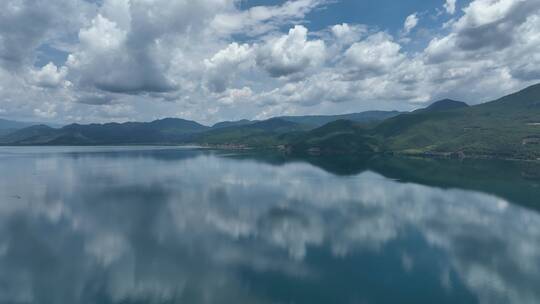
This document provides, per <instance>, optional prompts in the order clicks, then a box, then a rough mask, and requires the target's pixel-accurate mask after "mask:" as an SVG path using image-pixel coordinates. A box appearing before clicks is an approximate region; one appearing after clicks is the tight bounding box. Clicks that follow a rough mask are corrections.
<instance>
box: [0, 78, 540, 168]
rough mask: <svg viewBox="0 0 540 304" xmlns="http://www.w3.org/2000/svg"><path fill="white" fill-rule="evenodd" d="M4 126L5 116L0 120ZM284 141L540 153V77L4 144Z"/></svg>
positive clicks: (65, 132) (7, 137)
mask: <svg viewBox="0 0 540 304" xmlns="http://www.w3.org/2000/svg"><path fill="white" fill-rule="evenodd" d="M0 126H1V124H0ZM185 143H196V144H201V145H211V146H229V147H252V148H276V147H279V148H280V149H281V150H284V151H287V152H288V153H295V154H303V153H311V154H362V153H385V154H409V155H429V156H454V157H489V158H519V159H540V84H537V85H534V86H531V87H528V88H526V89H524V90H522V91H519V92H517V93H514V94H511V95H508V96H505V97H502V98H500V99H497V100H494V101H491V102H487V103H483V104H479V105H475V106H469V105H468V104H466V103H464V102H460V101H455V100H450V99H445V100H441V101H438V102H435V103H433V104H431V105H430V106H428V107H426V108H424V109H419V110H416V111H413V112H405V113H403V112H397V111H368V112H362V113H353V114H346V115H329V116H281V117H275V118H271V119H268V120H264V121H250V120H240V121H229V122H221V123H217V124H215V125H213V126H211V127H209V126H204V125H202V124H199V123H197V122H194V121H189V120H184V119H179V118H167V119H162V120H156V121H153V122H149V123H140V122H127V123H122V124H119V123H108V124H90V125H79V124H72V125H68V126H65V127H62V128H51V127H48V126H45V125H36V126H30V127H26V128H19V129H17V130H12V131H11V132H9V134H4V135H3V136H2V135H1V134H0V144H3V145H118V144H185Z"/></svg>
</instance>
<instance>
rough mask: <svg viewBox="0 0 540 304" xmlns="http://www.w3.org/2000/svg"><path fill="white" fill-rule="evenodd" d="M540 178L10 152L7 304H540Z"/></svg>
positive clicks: (422, 166)
mask: <svg viewBox="0 0 540 304" xmlns="http://www.w3.org/2000/svg"><path fill="white" fill-rule="evenodd" d="M535 166H536V165H535V164H532V163H529V164H526V163H509V162H490V161H467V162H457V161H434V160H420V159H413V160H405V159H397V158H390V159H381V158H375V159H345V158H334V159H328V158H313V159H294V160H291V159H287V158H284V157H281V156H276V155H259V154H249V155H246V154H229V153H223V152H222V153H218V152H212V151H209V150H198V149H177V148H138V147H131V148H114V147H109V148H92V147H89V148H62V147H58V148H0V172H2V173H3V174H2V178H0V267H1V268H0V269H2V272H0V303H44V304H47V303H194V304H197V303H310V304H313V303H489V304H491V303H539V302H540V288H538V282H540V215H539V213H538V211H537V210H538V208H540V205H539V202H537V201H535V200H536V198H538V197H540V187H539V184H540V181H539V179H538V178H537V177H536V176H538V175H536V174H537V172H540V171H537V169H538V168H537V167H535Z"/></svg>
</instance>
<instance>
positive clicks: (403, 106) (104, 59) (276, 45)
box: [0, 0, 540, 123]
mask: <svg viewBox="0 0 540 304" xmlns="http://www.w3.org/2000/svg"><path fill="white" fill-rule="evenodd" d="M442 2H444V1H442ZM29 3H30V2H28V1H16V0H8V1H7V2H6V5H5V8H4V9H3V10H2V11H1V12H0V108H2V109H3V110H4V111H5V113H4V116H6V115H7V116H13V118H23V119H27V120H31V119H32V118H33V117H32V116H36V115H37V113H40V115H41V114H42V112H47V111H43V110H44V109H45V108H44V107H43V104H44V103H45V102H48V103H50V104H54V105H56V109H55V111H54V112H56V113H57V115H56V116H55V117H54V118H53V119H58V120H60V119H77V121H84V120H88V121H90V120H98V121H109V120H112V118H111V117H112V116H111V115H109V114H107V111H104V110H103V109H104V108H105V106H106V105H118V104H124V105H125V104H130V105H132V108H133V111H130V112H129V115H132V119H133V120H150V119H153V118H158V117H164V116H171V115H177V116H185V117H186V118H190V119H196V120H201V122H206V123H213V122H216V121H217V120H223V119H233V118H253V117H259V118H262V117H267V116H268V115H281V114H284V113H296V114H304V113H317V114H318V113H330V112H331V113H337V112H351V111H361V110H368V109H373V108H377V109H394V108H396V109H400V110H407V109H411V108H415V107H419V106H421V104H422V103H427V102H429V101H432V100H434V99H439V98H445V97H450V98H454V99H463V100H465V101H468V102H470V103H478V102H481V101H486V100H489V99H491V98H495V97H499V96H501V95H503V94H506V93H510V92H512V91H515V90H517V89H520V88H523V87H525V86H527V85H529V84H532V83H534V82H537V81H539V80H540V73H539V72H538V69H537V68H536V67H537V66H538V65H540V58H539V56H540V55H537V54H540V37H539V35H540V34H539V33H538V28H539V27H540V20H539V19H540V4H539V3H538V1H525V0H474V1H470V3H469V4H466V5H465V4H464V5H463V8H462V13H463V14H462V15H461V14H460V15H459V16H455V17H452V18H451V19H450V20H449V21H447V22H446V23H444V24H440V25H433V24H432V23H435V22H437V21H434V22H429V23H426V25H425V27H424V28H422V29H421V30H418V33H417V34H418V35H410V33H411V32H412V31H415V30H416V29H417V27H418V24H419V22H420V20H419V16H420V15H423V14H424V13H426V14H428V13H429V12H423V11H422V13H415V14H412V15H410V16H409V17H408V18H407V20H406V22H405V23H404V25H403V28H402V29H401V30H399V29H398V30H397V31H392V30H391V29H387V28H384V25H378V26H376V25H372V26H368V25H363V24H357V23H352V22H350V23H343V22H342V21H343V20H341V19H339V18H335V19H336V22H335V23H336V24H331V25H329V26H328V27H326V28H320V29H318V30H308V28H312V27H313V28H317V27H318V26H317V25H316V23H312V21H313V20H312V19H311V18H315V17H313V16H312V15H319V13H317V14H310V13H311V12H313V11H314V10H320V11H319V12H320V13H321V14H324V13H326V12H327V11H325V10H324V9H325V7H326V6H327V5H340V4H339V3H334V2H333V1H326V0H298V1H283V2H282V3H281V4H279V5H269V6H256V7H250V8H248V9H244V8H243V6H244V5H243V3H242V2H239V1H236V0H201V1H188V0H179V1H165V0H131V1H128V0H104V1H83V0H76V1H65V0H55V1H43V0H36V1H33V2H32V3H33V5H30V4H29ZM456 4H457V3H456V2H454V1H447V2H446V4H445V9H446V10H447V12H448V13H449V14H452V11H453V14H456V10H457V8H456V6H455V5H456ZM460 9H461V7H460ZM330 11H332V12H333V11H334V10H328V12H330ZM418 11H419V10H418ZM419 12H420V11H419ZM434 20H435V19H434ZM312 24H313V25H312ZM426 33H428V34H429V35H428V36H426ZM426 37H428V38H426ZM428 39H430V40H428ZM36 54H38V55H36ZM64 56H65V57H66V58H67V59H64ZM49 61H51V63H49ZM248 89H249V90H248ZM237 106H238V107H237ZM235 107H237V108H235ZM34 109H40V111H42V112H40V111H36V112H34ZM85 113H86V114H85ZM50 117H52V116H50Z"/></svg>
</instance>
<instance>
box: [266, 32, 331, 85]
mask: <svg viewBox="0 0 540 304" xmlns="http://www.w3.org/2000/svg"><path fill="white" fill-rule="evenodd" d="M307 34H308V30H307V29H306V28H305V27H304V26H301V25H297V26H295V27H294V28H292V29H291V30H289V34H288V35H284V36H281V37H278V38H272V39H270V40H268V41H266V42H265V43H264V45H262V46H261V47H260V48H259V49H258V51H257V64H258V65H259V66H260V67H262V68H263V69H264V70H266V71H267V72H268V73H269V74H270V75H271V76H272V77H283V76H289V75H292V74H297V73H301V72H303V71H305V70H306V69H308V68H310V67H316V66H318V65H321V64H322V63H323V62H324V60H325V57H326V45H325V43H324V41H322V40H308V37H307Z"/></svg>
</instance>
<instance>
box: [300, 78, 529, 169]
mask: <svg viewBox="0 0 540 304" xmlns="http://www.w3.org/2000/svg"><path fill="white" fill-rule="evenodd" d="M331 126H332V129H333V131H332V132H326V133H324V132H322V131H324V130H326V129H327V126H325V127H322V128H320V129H316V130H313V131H310V132H307V133H305V134H303V135H302V136H298V137H296V138H294V140H293V141H292V142H291V143H290V147H291V148H292V150H293V151H295V152H305V151H306V150H309V149H312V148H317V149H321V150H322V152H324V151H334V150H336V149H342V150H343V151H357V152H364V151H365V147H366V146H369V147H371V149H372V150H374V151H376V152H389V153H403V154H424V155H425V154H428V155H429V154H431V155H458V156H460V157H464V156H465V157H466V156H471V157H473V156H474V157H495V158H526V159H537V158H540V85H535V86H531V87H529V88H527V89H525V90H522V91H520V92H518V93H515V94H512V95H508V96H505V97H503V98H501V99H498V100H495V101H492V102H488V103H484V104H480V105H476V106H471V107H469V106H467V105H466V104H463V103H460V102H456V101H451V100H445V101H441V102H438V103H435V104H434V105H432V106H430V107H428V108H426V109H424V110H419V111H415V112H411V113H407V114H402V115H398V116H396V117H392V118H389V119H387V120H385V121H383V122H381V123H380V124H378V125H376V126H375V127H373V128H370V129H368V130H362V131H361V132H359V128H360V127H359V126H358V125H355V124H344V123H342V124H340V125H339V126H336V125H331ZM321 132H322V133H324V134H321ZM345 134H347V135H345ZM362 141H363V142H364V143H365V144H366V145H361V144H360V142H362ZM337 143H339V145H338V144H337ZM347 143H348V144H347ZM356 147H361V148H359V149H357V148H356Z"/></svg>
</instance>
